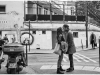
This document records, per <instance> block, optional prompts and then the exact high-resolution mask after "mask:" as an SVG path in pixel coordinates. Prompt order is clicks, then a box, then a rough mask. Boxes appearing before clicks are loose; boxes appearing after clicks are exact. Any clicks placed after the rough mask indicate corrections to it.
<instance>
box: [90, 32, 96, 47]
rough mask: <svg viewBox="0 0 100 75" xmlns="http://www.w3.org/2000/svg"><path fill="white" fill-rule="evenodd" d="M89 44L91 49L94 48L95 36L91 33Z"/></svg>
mask: <svg viewBox="0 0 100 75" xmlns="http://www.w3.org/2000/svg"><path fill="white" fill-rule="evenodd" d="M90 44H91V45H92V48H95V44H96V35H95V34H94V33H93V32H92V34H91V36H90Z"/></svg>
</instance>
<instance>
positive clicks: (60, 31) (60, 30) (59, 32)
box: [57, 27, 65, 43]
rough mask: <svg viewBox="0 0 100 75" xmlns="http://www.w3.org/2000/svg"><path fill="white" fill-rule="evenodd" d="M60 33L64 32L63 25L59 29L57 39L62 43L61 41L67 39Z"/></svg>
mask: <svg viewBox="0 0 100 75" xmlns="http://www.w3.org/2000/svg"><path fill="white" fill-rule="evenodd" d="M60 34H62V28H61V27H59V28H58V29H57V41H58V43H60V42H61V41H65V40H64V38H63V36H59V35H60Z"/></svg>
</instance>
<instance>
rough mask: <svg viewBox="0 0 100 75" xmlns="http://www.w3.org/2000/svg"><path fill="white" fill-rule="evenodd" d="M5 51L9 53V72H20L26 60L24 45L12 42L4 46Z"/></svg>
mask: <svg viewBox="0 0 100 75" xmlns="http://www.w3.org/2000/svg"><path fill="white" fill-rule="evenodd" d="M3 52H4V54H7V55H8V60H7V65H6V67H7V73H8V74H17V73H18V74H19V72H20V71H22V70H23V67H25V66H24V65H23V63H24V61H23V60H22V58H23V52H24V46H23V45H21V44H19V43H10V44H5V45H4V46H3Z"/></svg>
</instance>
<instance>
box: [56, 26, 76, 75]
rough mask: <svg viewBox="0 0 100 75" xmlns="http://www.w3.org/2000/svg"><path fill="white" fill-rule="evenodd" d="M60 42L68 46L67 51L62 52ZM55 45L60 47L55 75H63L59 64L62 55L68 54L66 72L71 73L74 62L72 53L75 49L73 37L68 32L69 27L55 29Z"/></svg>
mask: <svg viewBox="0 0 100 75" xmlns="http://www.w3.org/2000/svg"><path fill="white" fill-rule="evenodd" d="M62 41H65V42H66V43H67V44H68V49H67V51H66V52H64V51H63V47H62ZM57 43H58V44H59V45H60V50H61V55H59V58H58V62H57V74H64V71H65V70H63V68H62V66H61V62H62V60H63V54H64V53H65V54H68V57H69V61H70V68H68V69H67V70H66V72H72V71H73V70H74V62H73V53H75V52H76V48H75V45H74V40H73V35H72V33H71V32H70V31H69V26H68V25H67V24H64V25H63V27H59V28H58V29H57Z"/></svg>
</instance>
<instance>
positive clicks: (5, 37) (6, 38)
mask: <svg viewBox="0 0 100 75" xmlns="http://www.w3.org/2000/svg"><path fill="white" fill-rule="evenodd" d="M3 40H4V41H5V44H7V43H8V42H9V40H8V37H7V34H5V36H4V38H3Z"/></svg>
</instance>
